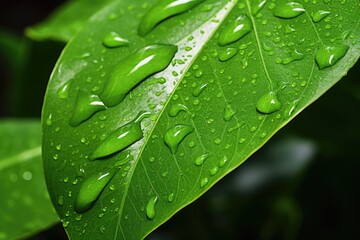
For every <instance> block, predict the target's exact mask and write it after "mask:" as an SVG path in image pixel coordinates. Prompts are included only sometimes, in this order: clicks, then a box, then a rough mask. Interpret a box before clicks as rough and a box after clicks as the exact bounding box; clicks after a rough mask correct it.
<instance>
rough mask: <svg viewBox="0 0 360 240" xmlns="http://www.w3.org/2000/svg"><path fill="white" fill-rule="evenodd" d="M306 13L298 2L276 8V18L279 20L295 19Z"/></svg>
mask: <svg viewBox="0 0 360 240" xmlns="http://www.w3.org/2000/svg"><path fill="white" fill-rule="evenodd" d="M304 12H305V8H304V6H303V5H302V4H300V3H298V2H288V3H285V4H280V5H278V6H276V8H275V11H274V16H276V17H279V18H295V17H297V16H299V15H301V14H303V13H304Z"/></svg>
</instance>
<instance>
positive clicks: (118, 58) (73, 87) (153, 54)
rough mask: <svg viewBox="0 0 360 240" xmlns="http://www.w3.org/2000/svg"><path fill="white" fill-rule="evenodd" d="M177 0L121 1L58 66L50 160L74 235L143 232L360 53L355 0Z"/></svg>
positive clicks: (51, 94)
mask: <svg viewBox="0 0 360 240" xmlns="http://www.w3.org/2000/svg"><path fill="white" fill-rule="evenodd" d="M170 2H177V1H156V0H152V1H146V3H145V2H144V1H140V0H131V1H130V0H124V1H114V2H113V3H111V4H110V5H108V6H106V7H105V8H104V9H102V10H101V11H99V12H98V13H97V14H95V15H94V16H93V17H92V18H91V19H90V20H89V23H88V25H87V26H86V27H84V29H83V31H82V32H80V33H79V34H78V35H77V37H75V38H74V39H73V41H72V42H71V43H70V44H69V45H68V46H67V48H66V49H65V51H64V53H63V55H62V57H61V58H60V60H59V62H58V64H57V66H56V67H55V69H54V72H53V75H52V78H51V81H50V83H49V86H48V90H47V94H46V98H45V105H44V109H43V110H44V111H43V119H44V121H43V122H44V124H43V129H44V138H43V146H44V156H45V162H44V164H45V169H46V179H47V182H48V185H49V190H50V195H51V198H52V201H53V202H54V204H55V206H56V209H57V211H58V213H59V215H60V217H61V219H62V221H63V225H64V227H66V229H67V232H68V234H69V235H70V237H71V238H74V239H77V238H78V239H100V238H101V239H140V238H143V237H145V236H146V235H147V234H148V233H149V232H151V231H152V230H153V229H154V228H156V227H157V226H159V225H160V224H161V223H163V222H165V221H166V220H167V219H168V218H170V217H171V216H172V215H173V214H175V213H176V212H177V211H179V210H180V209H181V208H183V207H184V206H186V205H188V204H189V203H191V202H192V201H194V200H195V199H197V198H198V197H199V196H200V195H201V194H203V193H204V192H205V191H206V190H207V189H209V188H210V187H211V186H212V185H214V184H215V183H216V182H217V181H219V180H220V179H221V178H222V177H223V176H224V175H226V174H227V173H228V172H230V171H232V170H233V169H234V168H236V167H237V166H239V165H240V164H241V163H242V162H243V161H245V159H247V158H248V157H249V156H250V155H251V154H252V153H253V152H255V151H256V150H257V149H258V148H260V147H261V146H262V145H263V144H264V143H265V142H266V141H267V140H268V139H269V138H270V137H271V136H272V135H273V134H275V132H276V131H278V130H279V129H280V128H281V127H283V126H284V125H285V124H286V123H287V122H288V121H290V120H291V119H292V118H293V117H294V116H296V115H297V114H298V113H299V112H300V111H302V110H303V109H304V108H305V107H306V106H308V105H309V104H311V103H312V102H313V101H315V100H316V99H317V98H319V97H320V96H321V95H322V94H323V93H324V92H325V91H326V90H328V89H329V88H330V87H331V86H332V85H334V84H335V83H336V82H337V81H339V80H340V79H341V77H342V76H344V75H345V74H346V72H347V71H348V69H349V68H350V67H351V66H352V65H353V64H354V63H355V62H356V61H357V59H358V58H359V54H360V50H359V46H360V44H359V41H360V35H359V33H360V31H359V19H358V17H357V16H358V14H360V6H359V2H358V1H356V0H351V1H346V2H345V1H341V2H339V1H321V2H316V3H315V2H308V1H306V2H305V1H304V2H303V1H301V3H293V2H292V3H288V2H287V1H276V2H275V1H251V2H250V1H248V0H247V1H226V0H223V1H215V0H214V1H212V0H208V1H185V2H184V1H181V2H182V3H183V5H181V6H178V7H175V9H173V8H171V7H166V6H165V5H166V4H167V3H170ZM179 2H180V1H179ZM179 2H177V3H178V4H179ZM156 4H158V5H156ZM170 5H171V4H170ZM174 5H176V4H173V6H174ZM187 7H189V8H191V9H190V10H187ZM124 9H126V11H125V12H124V11H123V10H124ZM172 10H174V11H172ZM345 10H346V11H345ZM109 16H117V17H116V18H115V19H113V18H112V19H111V20H109ZM138 31H139V33H140V34H138ZM154 44H163V45H154ZM164 44H166V45H164ZM169 44H170V45H169ZM150 45H151V47H147V48H145V47H146V46H150ZM171 45H173V46H175V45H176V46H177V48H178V51H177V52H176V54H175V57H174V58H173V61H172V64H170V65H169V66H168V67H167V68H166V69H165V70H163V71H161V70H162V69H163V68H165V67H166V65H167V59H169V58H170V57H171V56H172V54H173V52H174V47H173V46H171ZM158 71H160V73H157V74H155V75H153V76H151V77H149V78H147V79H146V80H145V81H142V80H143V78H146V77H147V76H149V75H151V74H153V73H155V72H158ZM125 76H126V77H125ZM104 103H105V104H104ZM105 105H107V106H105ZM120 150H123V151H120ZM59 200H61V201H60V202H61V204H58V201H59Z"/></svg>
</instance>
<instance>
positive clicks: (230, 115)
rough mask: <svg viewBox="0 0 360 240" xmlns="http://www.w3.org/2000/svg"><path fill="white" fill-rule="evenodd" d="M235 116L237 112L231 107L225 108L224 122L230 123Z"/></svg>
mask: <svg viewBox="0 0 360 240" xmlns="http://www.w3.org/2000/svg"><path fill="white" fill-rule="evenodd" d="M235 114H236V111H235V110H233V109H232V107H231V106H230V105H227V106H226V107H225V113H224V120H225V121H226V122H229V121H230V120H231V119H232V118H233V116H234V115H235Z"/></svg>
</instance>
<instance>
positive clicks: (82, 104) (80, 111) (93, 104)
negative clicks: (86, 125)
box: [70, 91, 106, 127]
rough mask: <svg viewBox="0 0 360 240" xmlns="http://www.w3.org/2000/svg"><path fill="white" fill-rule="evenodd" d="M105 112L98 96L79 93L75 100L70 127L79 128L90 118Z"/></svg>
mask: <svg viewBox="0 0 360 240" xmlns="http://www.w3.org/2000/svg"><path fill="white" fill-rule="evenodd" d="M103 110H106V107H105V105H104V103H103V102H102V101H101V100H100V98H99V96H98V95H95V94H92V95H87V94H85V93H84V92H82V91H80V92H79V95H78V97H77V100H76V104H75V108H74V112H73V115H72V117H71V119H70V125H71V126H73V127H76V126H79V125H80V124H81V123H83V122H84V121H86V120H88V119H89V118H91V117H92V116H93V115H94V114H95V113H97V112H99V111H103Z"/></svg>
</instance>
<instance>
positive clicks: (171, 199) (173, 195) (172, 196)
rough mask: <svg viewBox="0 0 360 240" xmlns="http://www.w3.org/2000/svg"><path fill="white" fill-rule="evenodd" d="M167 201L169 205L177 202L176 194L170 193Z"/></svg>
mask: <svg viewBox="0 0 360 240" xmlns="http://www.w3.org/2000/svg"><path fill="white" fill-rule="evenodd" d="M167 200H168V202H169V203H171V202H173V201H174V200H175V194H174V193H170V194H169V195H168V197H167Z"/></svg>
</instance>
